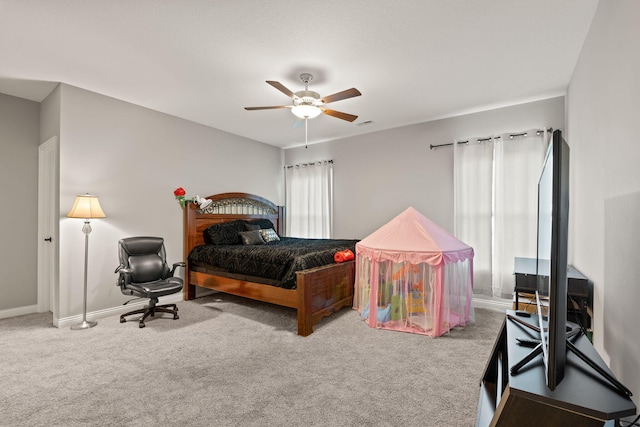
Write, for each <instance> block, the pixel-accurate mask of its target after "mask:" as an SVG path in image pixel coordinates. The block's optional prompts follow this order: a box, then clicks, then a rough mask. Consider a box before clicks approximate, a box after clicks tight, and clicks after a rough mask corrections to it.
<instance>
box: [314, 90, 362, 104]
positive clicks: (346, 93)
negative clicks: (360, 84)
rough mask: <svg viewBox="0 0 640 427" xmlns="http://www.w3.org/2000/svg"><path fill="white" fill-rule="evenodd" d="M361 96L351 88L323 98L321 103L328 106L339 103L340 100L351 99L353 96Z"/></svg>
mask: <svg viewBox="0 0 640 427" xmlns="http://www.w3.org/2000/svg"><path fill="white" fill-rule="evenodd" d="M360 95H362V94H361V93H360V91H359V90H358V89H356V88H355V87H352V88H351V89H347V90H343V91H342V92H338V93H334V94H333V95H329V96H325V97H324V98H322V102H323V103H325V104H328V103H330V102H336V101H340V100H342V99H348V98H353V97H355V96H360Z"/></svg>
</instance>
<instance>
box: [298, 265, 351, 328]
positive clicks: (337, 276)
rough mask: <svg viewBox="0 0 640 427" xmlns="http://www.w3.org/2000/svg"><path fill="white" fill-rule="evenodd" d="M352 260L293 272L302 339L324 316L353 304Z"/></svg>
mask: <svg viewBox="0 0 640 427" xmlns="http://www.w3.org/2000/svg"><path fill="white" fill-rule="evenodd" d="M354 281H355V261H349V262H345V263H342V264H331V265H325V266H322V267H316V268H311V269H309V270H304V271H299V272H298V273H296V282H297V286H298V288H297V291H298V335H301V336H303V337H306V336H308V335H311V333H312V332H313V326H314V325H315V324H316V323H318V322H319V321H320V319H322V318H323V317H325V316H329V315H330V314H331V313H335V312H336V311H338V310H340V309H341V308H342V307H347V306H349V307H350V306H351V305H352V304H353V284H354Z"/></svg>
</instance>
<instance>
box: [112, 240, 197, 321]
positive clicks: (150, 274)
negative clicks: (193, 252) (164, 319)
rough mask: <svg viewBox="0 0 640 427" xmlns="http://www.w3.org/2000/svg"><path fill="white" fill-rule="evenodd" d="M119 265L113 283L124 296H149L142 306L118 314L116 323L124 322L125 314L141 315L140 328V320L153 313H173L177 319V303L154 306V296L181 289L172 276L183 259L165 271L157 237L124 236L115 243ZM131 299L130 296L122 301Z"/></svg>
mask: <svg viewBox="0 0 640 427" xmlns="http://www.w3.org/2000/svg"><path fill="white" fill-rule="evenodd" d="M118 254H119V257H120V265H119V266H118V268H116V271H115V273H119V276H118V281H117V285H118V286H120V290H121V291H122V293H123V294H125V295H133V296H136V297H137V298H134V299H138V298H149V305H148V306H147V307H145V308H142V309H139V310H134V311H130V312H129V313H125V314H123V315H122V316H120V323H124V322H126V321H127V319H125V317H126V316H130V315H132V314H142V317H141V318H140V325H139V326H140V327H141V328H144V326H145V325H144V320H145V319H146V318H147V317H149V316H151V317H153V316H154V315H155V314H156V313H159V312H160V313H170V314H173V318H174V319H178V318H179V317H178V306H176V305H175V304H163V305H156V304H157V303H158V298H159V297H161V296H164V295H170V294H175V293H177V292H180V291H181V290H182V279H181V278H179V277H173V274H174V272H175V270H176V268H177V267H184V266H185V263H184V262H176V263H175V264H173V268H172V269H171V270H169V266H168V265H167V261H166V253H165V249H164V239H162V238H161V237H128V238H126V239H121V240H120V241H119V242H118ZM131 301H133V299H131V300H129V301H127V302H125V303H124V304H125V305H126V304H127V303H129V302H131Z"/></svg>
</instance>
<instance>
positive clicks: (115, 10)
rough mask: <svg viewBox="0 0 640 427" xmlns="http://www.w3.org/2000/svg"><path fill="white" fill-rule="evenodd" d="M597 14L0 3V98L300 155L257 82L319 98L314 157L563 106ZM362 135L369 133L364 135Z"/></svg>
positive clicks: (586, 2)
mask: <svg viewBox="0 0 640 427" xmlns="http://www.w3.org/2000/svg"><path fill="white" fill-rule="evenodd" d="M596 7H597V0H456V1H454V0H449V1H445V0H403V1H393V0H316V1H307V0H273V1H264V0H235V1H233V0H227V1H223V0H218V1H213V0H210V1H205V0H181V1H176V0H135V1H131V0H102V1H98V0H95V1H86V0H29V1H24V0H0V92H2V93H6V94H9V95H14V96H19V97H22V98H27V99H31V100H35V101H41V100H42V99H43V98H44V97H46V95H47V94H48V93H49V92H50V91H51V90H52V88H53V87H55V82H64V83H68V84H70V85H73V86H77V87H80V88H83V89H87V90H90V91H94V92H98V93H101V94H104V95H108V96H111V97H114V98H118V99H122V100H125V101H128V102H131V103H134V104H138V105H141V106H144V107H148V108H151V109H154V110H158V111H161V112H165V113H168V114H171V115H174V116H178V117H182V118H185V119H188V120H192V121H194V122H198V123H202V124H205V125H208V126H211V127H214V128H218V129H221V130H224V131H227V132H231V133H234V134H237V135H241V136H244V137H247V138H251V139H254V140H257V141H261V142H265V143H267V144H271V145H274V146H279V147H293V146H299V145H303V144H304V138H305V136H304V126H301V127H293V126H292V124H293V122H294V116H293V115H292V114H291V112H290V110H288V109H278V110H265V111H245V110H244V108H243V107H246V106H263V105H289V104H290V103H291V100H290V99H289V98H287V97H286V96H285V95H284V94H283V93H281V92H279V91H278V90H276V89H274V88H273V87H271V86H269V85H268V84H266V83H265V80H275V81H279V82H280V83H282V84H283V85H285V86H286V87H287V88H289V89H291V90H292V91H294V92H295V91H298V90H302V89H303V88H304V86H303V84H302V83H301V82H300V81H299V79H298V76H299V74H300V73H302V72H309V73H311V74H313V75H314V80H313V81H312V82H311V84H310V86H309V89H310V90H314V91H316V92H319V93H320V95H322V96H326V95H329V94H332V93H335V92H339V91H342V90H344V89H348V88H351V87H356V88H357V89H359V90H360V91H361V92H362V96H360V97H357V98H352V99H347V100H342V101H337V102H335V103H332V104H329V105H328V107H330V108H332V109H335V110H338V111H343V112H346V113H350V114H355V115H358V116H359V117H358V119H357V120H356V121H355V122H353V123H349V122H346V121H343V120H340V119H336V118H334V117H329V116H326V115H321V116H320V117H318V118H316V119H313V120H310V121H309V128H308V141H309V143H310V144H311V143H315V142H322V141H328V140H333V139H338V138H344V137H348V136H353V135H359V134H365V133H368V132H373V131H379V130H382V129H389V128H394V127H398V126H403V125H408V124H413V123H420V122H425V121H429V120H433V119H437V118H443V117H450V116H455V115H460V114H465V113H470V112H474V111H480V110H484V109H489V108H496V107H501V106H507V105H512V104H518V103H521V102H527V101H533V100H537V99H543V98H548V97H552V96H558V95H563V94H564V92H565V90H566V87H567V84H568V82H569V80H570V78H571V74H572V72H573V69H574V66H575V64H576V61H577V59H578V56H579V54H580V49H581V48H582V44H583V42H584V39H585V37H586V34H587V32H588V29H589V25H590V24H591V20H592V18H593V15H594V13H595V9H596ZM365 121H371V122H372V123H370V124H366V125H358V124H359V123H362V122H365Z"/></svg>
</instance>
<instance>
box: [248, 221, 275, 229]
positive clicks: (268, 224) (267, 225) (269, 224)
mask: <svg viewBox="0 0 640 427" xmlns="http://www.w3.org/2000/svg"><path fill="white" fill-rule="evenodd" d="M246 223H247V224H258V225H259V226H260V228H262V229H264V230H266V229H269V228H273V229H274V230H275V227H274V226H273V223H272V222H271V220H270V219H267V218H259V219H256V220H253V221H247V222H246Z"/></svg>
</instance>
